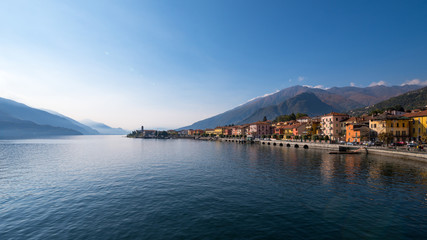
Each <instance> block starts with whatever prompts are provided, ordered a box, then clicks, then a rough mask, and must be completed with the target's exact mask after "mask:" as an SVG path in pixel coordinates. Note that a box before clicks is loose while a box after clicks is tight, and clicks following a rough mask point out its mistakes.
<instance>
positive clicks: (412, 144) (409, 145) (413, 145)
mask: <svg viewBox="0 0 427 240" xmlns="http://www.w3.org/2000/svg"><path fill="white" fill-rule="evenodd" d="M417 146H418V144H416V143H413V142H412V143H408V147H417Z"/></svg>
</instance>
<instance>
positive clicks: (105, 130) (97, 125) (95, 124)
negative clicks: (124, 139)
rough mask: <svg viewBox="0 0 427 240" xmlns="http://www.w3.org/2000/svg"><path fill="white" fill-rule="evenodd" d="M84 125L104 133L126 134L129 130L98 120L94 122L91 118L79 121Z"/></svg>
mask: <svg viewBox="0 0 427 240" xmlns="http://www.w3.org/2000/svg"><path fill="white" fill-rule="evenodd" d="M81 122H82V123H83V124H85V125H86V126H89V127H91V128H92V129H95V130H96V131H98V132H99V133H100V134H104V135H125V134H128V133H129V132H130V131H127V130H124V129H122V128H112V127H110V126H108V125H105V124H104V123H100V122H94V121H92V120H89V119H86V120H83V121H81Z"/></svg>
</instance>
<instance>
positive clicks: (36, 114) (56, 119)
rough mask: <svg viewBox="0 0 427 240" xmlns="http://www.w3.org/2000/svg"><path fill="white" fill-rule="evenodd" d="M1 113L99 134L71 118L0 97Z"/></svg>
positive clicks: (80, 132) (20, 118)
mask: <svg viewBox="0 0 427 240" xmlns="http://www.w3.org/2000/svg"><path fill="white" fill-rule="evenodd" d="M0 113H1V114H3V115H7V116H8V117H10V118H15V119H19V120H23V121H30V122H33V123H35V124H37V125H48V126H52V127H58V128H64V129H70V130H74V132H77V133H79V134H87V135H92V134H99V133H98V132H97V131H96V130H94V129H92V128H90V127H88V126H85V125H83V124H81V123H79V122H77V121H75V120H73V119H71V118H68V117H65V116H62V115H57V114H52V113H49V112H47V111H43V110H40V109H36V108H31V107H29V106H27V105H25V104H22V103H18V102H15V101H12V100H9V99H5V98H0Z"/></svg>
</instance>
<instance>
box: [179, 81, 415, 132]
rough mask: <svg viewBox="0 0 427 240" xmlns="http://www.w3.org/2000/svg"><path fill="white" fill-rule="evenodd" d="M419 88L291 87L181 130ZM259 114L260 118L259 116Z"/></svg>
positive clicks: (336, 107) (335, 106)
mask: <svg viewBox="0 0 427 240" xmlns="http://www.w3.org/2000/svg"><path fill="white" fill-rule="evenodd" d="M418 88H420V86H413V85H411V86H392V87H387V86H375V87H366V88H358V87H341V88H339V87H335V88H331V89H327V90H324V89H318V88H310V87H305V86H293V87H289V88H285V89H282V90H281V91H278V92H276V93H273V94H268V95H265V96H263V97H258V98H255V99H253V100H251V101H249V102H247V103H245V104H242V105H240V106H238V107H236V108H234V109H232V110H229V111H226V112H224V113H221V114H218V115H216V116H213V117H210V118H207V119H204V120H201V121H198V122H196V123H194V124H192V125H190V126H186V127H183V128H180V129H205V128H214V127H217V126H224V125H229V124H240V123H248V122H252V120H255V121H258V120H261V119H262V118H263V116H267V117H268V119H274V118H275V117H277V116H278V115H280V114H282V113H283V114H286V113H291V112H305V111H307V112H305V113H307V114H310V115H321V114H325V113H328V112H330V111H332V110H333V111H337V112H347V111H349V110H351V109H356V108H361V107H364V106H366V105H368V104H369V103H377V102H380V101H382V100H384V99H388V98H390V97H394V96H397V95H399V94H402V93H405V92H407V91H410V90H415V89H418ZM303 93H311V94H303ZM301 94H303V95H301ZM298 95H301V96H298ZM313 95H315V97H316V98H314V96H313ZM297 96H298V97H297ZM295 97H297V98H295ZM292 98H295V99H292ZM287 100H289V102H286V101H287ZM315 106H318V107H315ZM311 111H312V112H311ZM261 115H262V117H261V118H259V117H260V116H261Z"/></svg>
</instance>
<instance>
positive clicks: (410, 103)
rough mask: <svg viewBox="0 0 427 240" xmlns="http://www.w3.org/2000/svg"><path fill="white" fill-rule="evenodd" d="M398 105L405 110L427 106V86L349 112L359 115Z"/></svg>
mask: <svg viewBox="0 0 427 240" xmlns="http://www.w3.org/2000/svg"><path fill="white" fill-rule="evenodd" d="M396 106H401V107H403V108H404V109H405V110H413V109H417V108H424V107H426V106H427V87H424V88H420V89H417V90H414V91H410V92H407V93H404V94H401V95H399V96H396V97H392V98H390V99H387V100H385V101H381V102H379V103H376V104H374V105H371V106H367V107H363V108H358V109H355V110H351V111H350V112H349V113H350V114H351V115H354V116H358V115H363V114H368V113H370V112H371V111H374V110H379V111H384V110H387V109H389V108H393V107H396Z"/></svg>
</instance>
